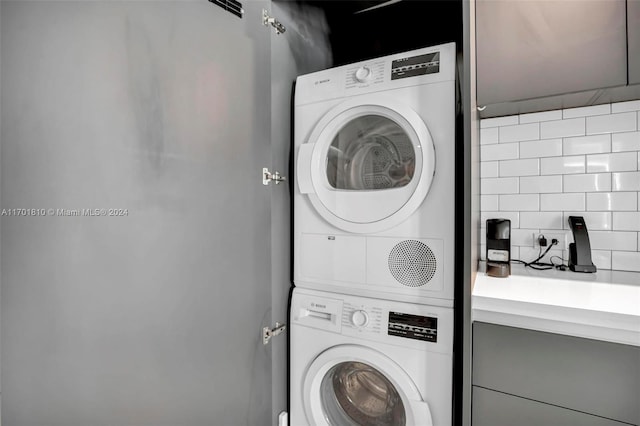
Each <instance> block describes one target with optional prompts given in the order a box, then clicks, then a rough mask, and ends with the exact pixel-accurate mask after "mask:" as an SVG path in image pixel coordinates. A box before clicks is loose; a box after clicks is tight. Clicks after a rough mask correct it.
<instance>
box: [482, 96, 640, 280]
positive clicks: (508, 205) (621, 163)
mask: <svg viewBox="0 0 640 426" xmlns="http://www.w3.org/2000/svg"><path fill="white" fill-rule="evenodd" d="M480 127H481V146H480V158H481V161H482V162H481V165H480V175H481V181H480V190H481V197H480V208H481V219H482V220H483V223H484V220H486V219H487V218H492V217H506V218H508V219H510V220H511V225H512V226H511V247H512V249H511V254H512V258H520V259H523V260H527V261H531V260H533V259H534V258H536V257H537V256H538V253H539V249H538V248H537V247H534V245H533V239H534V235H539V234H540V233H545V234H554V238H558V237H557V235H560V234H566V237H565V238H564V240H565V241H566V242H570V241H572V240H573V238H572V236H571V231H570V230H569V224H568V217H569V216H571V215H575V216H582V217H584V219H585V221H586V224H587V228H588V229H589V236H590V240H591V249H592V259H593V262H594V263H595V264H596V266H597V267H598V269H623V270H637V271H638V272H640V100H635V101H630V102H620V103H614V104H605V105H595V106H589V107H582V108H571V109H565V110H554V111H544V112H538V113H531V114H521V115H519V116H510V117H499V118H491V119H485V120H482V121H481V123H480ZM481 231H482V237H481V244H482V248H481V250H482V253H481V256H482V257H484V256H485V250H486V245H485V241H486V236H485V234H486V230H485V229H484V228H482V230H481ZM565 241H563V242H562V244H561V246H560V249H558V248H555V247H554V249H553V250H551V251H550V253H551V254H554V255H558V256H563V257H564V259H565V262H566V259H567V257H568V252H567V249H566V247H565ZM546 259H547V260H548V259H549V256H547V258H546ZM554 259H555V262H556V263H559V262H560V259H558V258H554Z"/></svg>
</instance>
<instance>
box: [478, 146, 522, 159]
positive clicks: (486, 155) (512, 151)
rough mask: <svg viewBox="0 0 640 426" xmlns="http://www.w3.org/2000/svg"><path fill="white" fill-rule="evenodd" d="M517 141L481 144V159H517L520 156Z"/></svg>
mask: <svg viewBox="0 0 640 426" xmlns="http://www.w3.org/2000/svg"><path fill="white" fill-rule="evenodd" d="M518 147H519V145H518V144H517V143H506V144H495V145H481V146H480V161H491V160H515V159H517V158H518Z"/></svg>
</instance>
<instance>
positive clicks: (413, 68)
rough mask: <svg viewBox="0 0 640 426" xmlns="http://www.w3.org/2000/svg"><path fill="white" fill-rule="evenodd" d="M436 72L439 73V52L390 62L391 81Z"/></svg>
mask: <svg viewBox="0 0 640 426" xmlns="http://www.w3.org/2000/svg"><path fill="white" fill-rule="evenodd" d="M437 72H440V52H434V53H427V54H426V55H419V56H412V57H410V58H402V59H396V60H395V61H393V62H391V80H398V79H400V78H407V77H415V76H418V75H425V74H434V73H437Z"/></svg>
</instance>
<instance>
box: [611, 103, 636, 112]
mask: <svg viewBox="0 0 640 426" xmlns="http://www.w3.org/2000/svg"><path fill="white" fill-rule="evenodd" d="M627 111H640V101H629V102H618V103H615V104H612V105H611V112H613V113H616V112H627Z"/></svg>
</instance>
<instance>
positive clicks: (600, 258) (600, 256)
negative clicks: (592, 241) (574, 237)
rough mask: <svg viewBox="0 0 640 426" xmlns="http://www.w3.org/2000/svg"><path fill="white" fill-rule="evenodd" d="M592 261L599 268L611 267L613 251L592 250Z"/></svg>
mask: <svg viewBox="0 0 640 426" xmlns="http://www.w3.org/2000/svg"><path fill="white" fill-rule="evenodd" d="M591 261H592V262H593V264H594V265H596V268H598V269H611V252H610V251H609V250H591Z"/></svg>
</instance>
